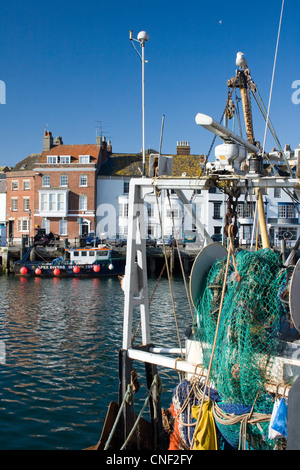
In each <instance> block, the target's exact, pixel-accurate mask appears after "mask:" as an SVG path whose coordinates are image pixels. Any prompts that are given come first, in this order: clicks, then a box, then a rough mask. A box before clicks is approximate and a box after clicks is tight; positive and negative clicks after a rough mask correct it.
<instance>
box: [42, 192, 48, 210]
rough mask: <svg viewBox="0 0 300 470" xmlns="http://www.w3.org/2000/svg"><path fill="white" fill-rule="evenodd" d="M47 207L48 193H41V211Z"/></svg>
mask: <svg viewBox="0 0 300 470" xmlns="http://www.w3.org/2000/svg"><path fill="white" fill-rule="evenodd" d="M47 208H48V194H41V211H46V210H47Z"/></svg>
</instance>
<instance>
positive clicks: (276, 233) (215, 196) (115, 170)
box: [96, 143, 300, 246]
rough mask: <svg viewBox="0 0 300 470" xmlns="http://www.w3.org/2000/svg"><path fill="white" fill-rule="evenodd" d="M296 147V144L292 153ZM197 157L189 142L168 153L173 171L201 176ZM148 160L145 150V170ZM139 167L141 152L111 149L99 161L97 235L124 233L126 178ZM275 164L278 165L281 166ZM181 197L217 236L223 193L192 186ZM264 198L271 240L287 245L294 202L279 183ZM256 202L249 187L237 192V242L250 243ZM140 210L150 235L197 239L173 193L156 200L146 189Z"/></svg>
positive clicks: (294, 227)
mask: <svg viewBox="0 0 300 470" xmlns="http://www.w3.org/2000/svg"><path fill="white" fill-rule="evenodd" d="M180 144H182V143H180ZM183 144H187V143H183ZM299 151H300V149H299ZM184 152H186V153H184ZM297 152H298V149H297V150H296V152H295V153H297ZM298 153H299V152H298ZM287 156H288V158H289V161H290V164H291V167H292V168H293V169H295V160H294V152H291V153H290V154H288V155H287ZM296 156H297V155H296ZM201 159H203V156H200V155H190V148H189V145H181V146H178V145H177V154H176V155H173V171H172V176H174V177H178V176H186V177H195V176H200V174H201V169H200V160H201ZM148 162H149V155H147V159H146V168H147V175H148V171H149V168H148ZM140 168H142V159H141V154H137V155H136V154H111V155H109V156H108V158H107V161H106V162H105V164H103V165H102V166H101V168H100V172H99V175H98V178H97V215H96V218H97V222H96V223H97V229H96V230H97V234H98V235H100V234H103V233H105V234H106V236H107V238H121V239H122V238H127V230H128V193H129V183H130V179H131V178H134V177H140V176H141V172H140ZM278 168H279V169H280V165H278ZM185 196H186V198H187V200H188V201H191V204H192V205H193V208H194V212H195V213H196V216H197V218H198V219H199V220H200V221H201V222H202V224H203V226H204V228H205V229H206V231H207V232H208V234H209V235H210V236H213V238H214V239H216V240H218V239H219V240H220V239H221V237H222V233H223V227H224V224H225V214H226V212H227V199H228V197H227V195H225V194H224V193H223V192H222V191H221V190H220V189H218V188H216V187H213V188H210V189H209V190H202V191H201V190H194V188H191V190H189V191H185ZM263 202H264V207H265V215H266V222H267V227H268V231H269V238H270V242H271V244H272V245H274V244H275V245H276V246H278V245H280V240H281V239H282V238H286V239H288V240H291V242H290V243H291V244H292V243H293V241H295V240H297V238H298V237H299V236H300V230H299V229H300V226H299V214H298V204H296V203H295V201H294V200H293V199H292V198H291V197H290V195H289V194H287V192H285V191H284V190H283V189H279V188H275V189H274V188H270V189H266V190H263ZM255 207H256V198H255V195H254V191H253V190H251V188H249V190H248V192H247V194H241V195H240V197H239V198H238V201H237V206H236V210H237V214H238V227H239V232H238V236H239V242H240V244H242V245H249V244H250V243H251V242H252V243H253V240H254V243H255V238H254V236H255V227H256V224H257V219H256V218H255V216H256V211H255ZM143 210H144V211H145V220H146V222H147V226H146V233H147V235H148V236H150V237H151V238H155V239H159V238H161V237H168V236H176V238H178V239H184V238H186V237H187V236H191V233H192V234H193V233H194V234H195V235H196V236H197V237H198V239H199V235H198V234H197V233H196V226H195V223H194V221H193V220H192V219H191V217H190V216H189V215H188V213H187V211H186V209H185V208H184V206H183V204H182V202H181V201H180V200H179V199H178V197H177V196H176V194H175V193H174V192H172V191H170V193H169V194H167V192H166V191H162V192H161V195H160V197H159V200H157V197H156V195H155V194H154V192H153V191H152V192H149V193H148V194H146V195H145V198H144V205H143ZM172 215H173V217H172ZM253 227H254V233H253Z"/></svg>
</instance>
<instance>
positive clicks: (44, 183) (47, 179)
mask: <svg viewBox="0 0 300 470" xmlns="http://www.w3.org/2000/svg"><path fill="white" fill-rule="evenodd" d="M42 186H43V187H44V188H49V187H50V175H43V176H42Z"/></svg>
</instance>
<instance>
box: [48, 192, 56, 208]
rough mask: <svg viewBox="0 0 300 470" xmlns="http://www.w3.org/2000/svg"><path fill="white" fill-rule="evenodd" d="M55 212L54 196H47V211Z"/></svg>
mask: <svg viewBox="0 0 300 470" xmlns="http://www.w3.org/2000/svg"><path fill="white" fill-rule="evenodd" d="M55 210H56V194H49V211H55Z"/></svg>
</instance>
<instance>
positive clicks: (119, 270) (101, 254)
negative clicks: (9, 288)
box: [14, 245, 125, 277]
mask: <svg viewBox="0 0 300 470" xmlns="http://www.w3.org/2000/svg"><path fill="white" fill-rule="evenodd" d="M32 249H33V247H31V248H30V249H29V250H28V251H27V253H25V255H24V257H23V258H22V259H21V260H20V261H17V262H16V263H14V274H15V275H17V276H38V277H105V276H122V275H123V274H124V270H125V258H124V257H120V256H118V255H117V254H115V253H114V251H113V249H112V247H108V246H106V245H98V246H97V247H88V248H66V249H65V256H64V257H59V258H56V259H54V260H53V261H51V262H49V263H46V262H43V261H31V260H30V253H31V251H32Z"/></svg>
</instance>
